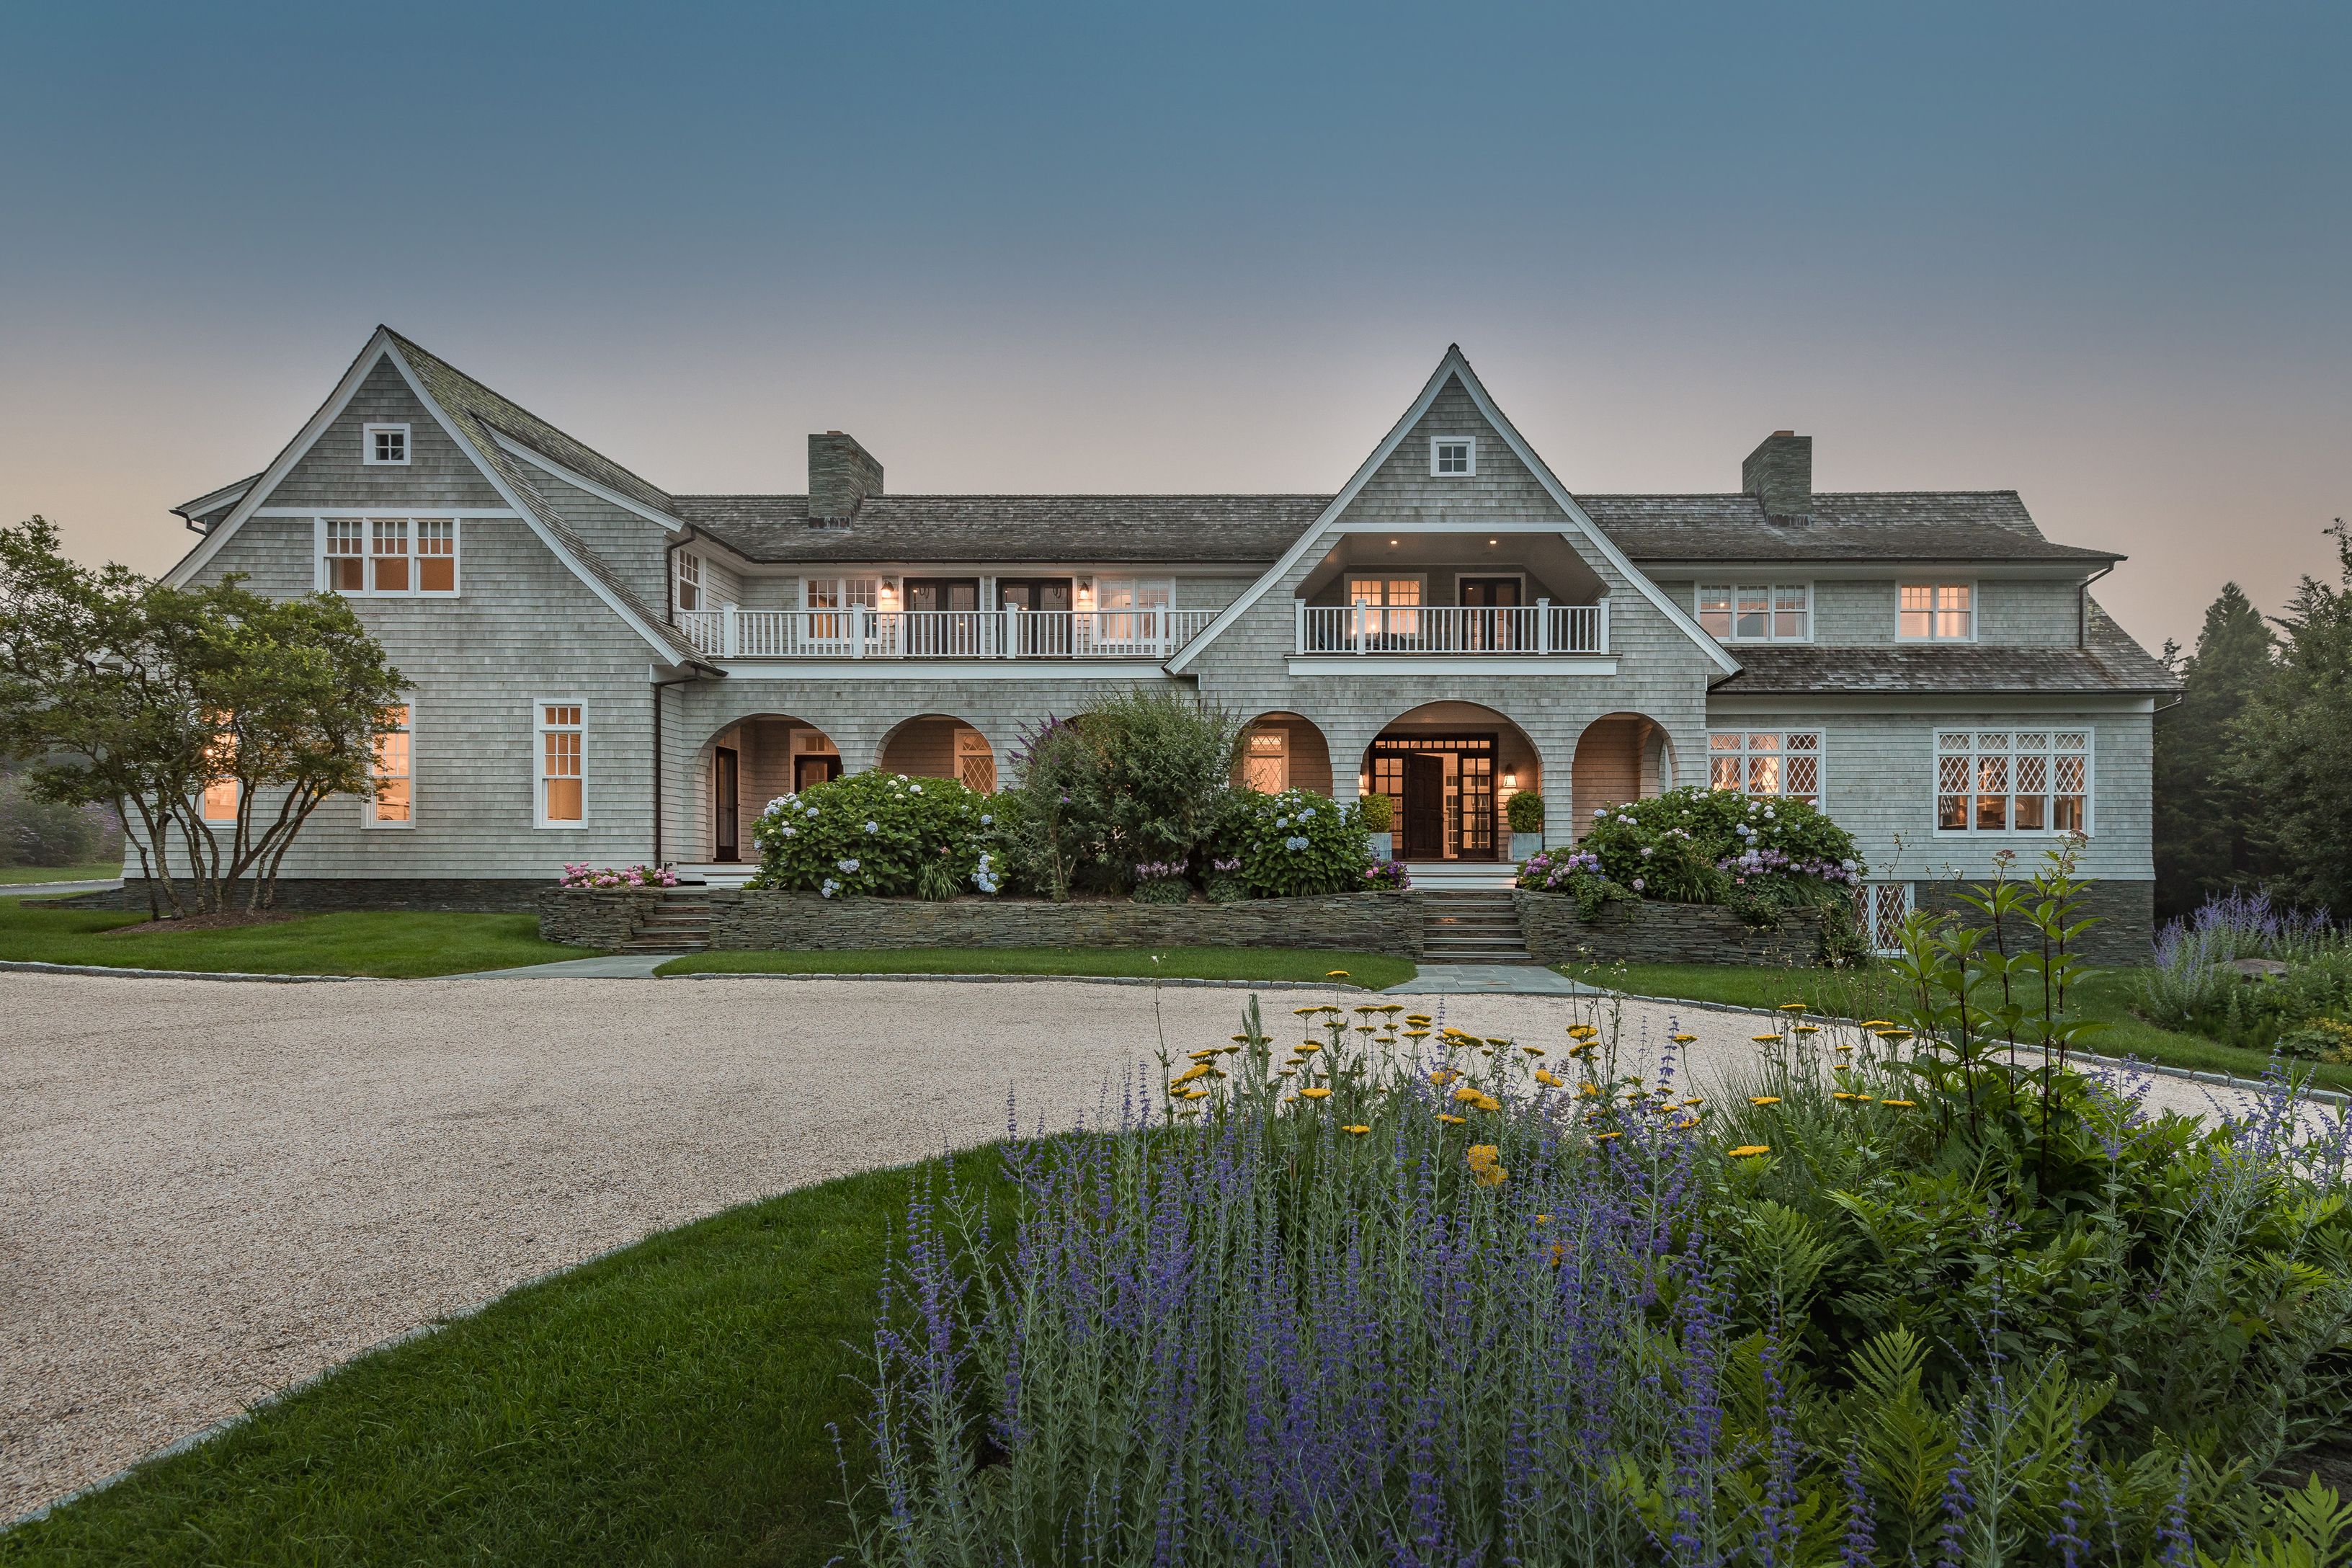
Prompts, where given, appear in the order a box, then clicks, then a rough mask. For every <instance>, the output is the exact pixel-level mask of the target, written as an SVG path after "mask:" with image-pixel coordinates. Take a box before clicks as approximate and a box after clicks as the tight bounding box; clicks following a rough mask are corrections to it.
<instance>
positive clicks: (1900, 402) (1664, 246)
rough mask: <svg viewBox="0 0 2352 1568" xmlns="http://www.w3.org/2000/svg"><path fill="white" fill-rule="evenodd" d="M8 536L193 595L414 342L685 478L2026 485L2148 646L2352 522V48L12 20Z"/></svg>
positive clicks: (1921, 18) (243, 10) (1221, 26)
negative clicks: (1809, 449) (60, 533)
mask: <svg viewBox="0 0 2352 1568" xmlns="http://www.w3.org/2000/svg"><path fill="white" fill-rule="evenodd" d="M0 61H5V82H6V91H5V95H0V518H5V521H17V520H19V519H21V518H23V517H25V516H26V515H29V514H31V513H34V512H41V513H44V514H46V515H47V516H48V517H50V518H51V519H53V520H55V521H58V523H59V524H60V525H61V526H62V527H63V528H64V530H65V532H66V536H67V539H68V542H69V544H70V546H71V547H72V548H73V549H74V550H75V551H76V552H78V553H79V554H80V555H82V556H84V557H86V558H88V559H91V560H97V559H100V558H105V557H113V558H117V559H121V560H123V561H126V562H128V563H131V564H132V565H134V566H136V567H139V568H140V569H142V570H144V571H149V572H154V571H160V570H162V569H163V567H165V566H167V565H169V564H170V563H171V562H172V561H173V559H175V558H176V557H177V556H178V555H179V554H180V552H182V550H183V549H184V547H185V546H186V545H187V544H188V543H189V542H190V537H189V536H188V535H187V534H185V533H184V532H183V531H181V528H180V524H179V521H178V520H177V519H175V518H173V517H171V516H170V515H168V513H167V512H166V510H165V509H166V508H167V507H169V506H171V505H173V504H174V503H177V502H179V501H182V500H186V499H188V498H190V497H192V496H194V495H196V494H199V493H201V492H203V491H205V490H206V489H212V488H214V487H215V486H217V485H220V484H222V483H224V482H226V481H228V480H231V479H237V478H239V477H241V476H243V475H245V474H247V473H250V472H252V471H253V470H255V469H257V468H260V467H261V466H262V465H263V464H265V463H266V462H267V461H268V459H269V458H271V457H273V456H274V455H275V454H276V452H277V450H278V447H280V446H282V445H283V444H284V443H285V442H286V441H287V440H288V439H289V437H291V436H292V435H293V434H294V433H295V431H296V429H297V428H298V427H299V425H300V424H301V422H302V421H303V420H304V419H305V418H307V417H308V416H309V415H310V413H311V411H312V410H313V409H314V408H315V407H316V406H317V405H318V404H319V402H320V400H321V399H322V398H323V397H324V396H325V395H326V394H327V392H328V391H329V390H330V388H331V386H332V385H333V384H334V381H335V379H336V377H337V376H338V375H340V374H341V372H342V371H343V369H344V367H345V365H346V364H347V363H349V361H350V360H351V357H352V354H353V353H356V352H357V351H358V349H359V347H360V346H361V344H362V342H364V341H365V339H366V336H367V334H368V331H370V329H372V328H373V326H374V325H375V324H376V323H377V322H378V321H384V322H388V323H390V324H391V325H393V326H394V327H396V328H397V329H399V330H400V331H404V332H405V333H407V334H409V335H410V336H412V337H414V338H415V339H417V340H418V341H419V342H423V343H424V344H425V345H426V346H427V347H429V348H431V349H433V350H434V351H435V352H436V353H440V354H442V355H443V356H445V357H446V358H447V359H448V360H450V361H451V362H452V363H456V364H457V365H458V366H460V367H462V368H464V369H465V370H467V371H468V372H470V373H472V374H475V375H477V376H479V377H480V378H481V379H483V380H485V381H487V382H488V383H489V384H491V385H493V386H495V387H497V388H499V390H500V391H502V392H504V393H506V394H508V395H510V396H512V397H514V398H516V399H517V400H518V401H520V402H521V403H522V404H524V405H526V406H528V407H530V408H531V409H532V410H534V411H535V412H537V413H540V414H541V415H543V416H546V417H548V418H550V419H551V420H553V421H554V422H555V423H556V424H558V425H560V426H563V427H564V428H565V429H567V430H569V431H571V432H572V434H573V435H575V436H577V437H580V438H582V439H583V440H585V441H587V442H589V443H590V444H591V445H593V446H595V447H600V448H601V449H603V450H604V451H605V452H607V453H609V454H610V455H611V456H613V457H614V458H616V459H617V460H619V461H621V462H623V463H625V464H626V465H628V466H629V467H631V468H635V469H636V470H637V471H639V472H640V473H642V474H644V475H645V476H646V477H647V478H648V479H652V480H653V481H654V482H656V484H660V485H663V486H666V487H667V488H670V489H678V490H797V489H801V488H802V484H803V452H804V448H803V437H804V436H805V434H806V433H807V432H808V431H810V430H813V429H824V428H828V427H832V428H840V429H845V430H848V431H850V432H852V433H853V434H855V435H856V436H857V437H859V438H860V439H861V440H862V441H863V442H864V443H865V444H866V446H867V447H869V448H870V449H871V450H872V451H873V452H874V453H875V455H876V456H877V458H880V459H881V461H882V462H883V463H884V464H885V465H886V467H887V473H888V483H889V486H890V488H891V489H894V490H900V491H924V490H949V491H1029V490H1328V489H1333V488H1336V487H1337V486H1338V485H1339V484H1340V483H1341V482H1343V481H1344V480H1345V479H1346V478H1347V476H1348V474H1349V471H1350V469H1352V468H1353V467H1354V466H1355V465H1356V464H1357V463H1358V462H1359V461H1360V460H1361V458H1363V456H1364V455H1365V454H1366V453H1367V452H1368V451H1369V450H1370V447H1372V446H1373V444H1374V443H1375V442H1376V441H1377V440H1378V439H1379V438H1380V437H1381V435H1382V434H1383V433H1384V432H1385V431H1386V429H1387V428H1388V426H1389V425H1390V423H1391V421H1392V420H1393V419H1394V418H1395V417H1396V416H1397V415H1398V414H1399V413H1400V412H1402V409H1403V408H1404V406H1405V405H1406V403H1407V402H1408V401H1409V400H1410V399H1411V397H1412V395H1413V394H1414V393H1415V392H1416V391H1417V390H1418V389H1419V387H1420V384H1421V383H1422V380H1423V377H1425V376H1426V375H1427V374H1428V373H1429V371H1430V370H1431V369H1432V368H1433V366H1434V365H1435V363H1436V362H1437V359H1438V356H1439V355H1440V354H1441V353H1443V352H1444V348H1445V345H1446V344H1447V343H1448V342H1460V343H1461V344H1462V345H1463V348H1464V349H1465V352H1466V353H1468V355H1469V357H1470V360H1471V362H1472V363H1474V364H1475V366H1477V368H1478V370H1479V372H1480V373H1481V374H1482V375H1483V376H1484V377H1485V379H1486V384H1487V386H1488V388H1489V389H1490V390H1491V391H1492V392H1493V393H1494V395H1495V396H1496V399H1497V400H1498V401H1499V402H1500V403H1501V405H1502V406H1503V407H1504V408H1505V410H1506V411H1507V412H1508V413H1509V414H1510V415H1511V416H1512V417H1513V418H1514V419H1515V420H1516V422H1517V425H1518V426H1519V428H1520V429H1521V430H1522V431H1523V432H1524V433H1525V434H1526V435H1527V437H1528V439H1529V440H1530V441H1531V442H1533V444H1534V445H1535V447H1536V448H1537V449H1538V451H1539V452H1541V453H1542V454H1543V455H1544V456H1545V458H1547V459H1548V460H1549V462H1550V464H1551V466H1552V467H1553V468H1554V469H1555V470H1556V471H1557V472H1558V473H1559V476H1560V478H1561V479H1562V480H1563V481H1564V482H1565V483H1566V484H1567V485H1568V486H1569V488H1570V489H1573V490H1591V491H1611V490H1679V489H1698V490H1705V489H1715V490H1723V489H1737V488H1738V474H1739V459H1740V458H1741V457H1742V456H1743V455H1744V454H1745V453H1746V452H1747V451H1748V448H1749V447H1752V446H1753V445H1755V443H1756V441H1757V440H1758V439H1759V437H1762V436H1764V435H1765V434H1767V433H1768V432H1769V431H1771V430H1773V429H1775V428H1794V429H1797V430H1800V431H1804V432H1807V433H1810V434H1811V435H1812V436H1813V437H1815V452H1816V462H1817V471H1816V483H1817V485H1818V486H1820V487H1821V488H1822V489H1996V488H2014V489H2019V490H2021V491H2022V492H2023V493H2024V497H2025V500H2026V502H2027V504H2028V505H2029V506H2030V507H2031V508H2032V510H2033V512H2034V514H2035V516H2036V517H2037V518H2038V519H2039V520H2040V521H2041V523H2042V528H2043V530H2044V531H2046V532H2048V533H2049V534H2051V535H2052V536H2053V537H2054V538H2057V539H2061V540H2064V541H2067V542H2074V543H2083V544H2095V545H2102V546H2106V547H2109V548H2113V549H2116V550H2119V551H2123V552H2127V553H2128V554H2129V555H2130V557H2131V559H2130V560H2129V562H2127V563H2126V564H2125V565H2124V566H2123V567H2122V568H2121V569H2120V570H2119V571H2118V572H2117V574H2116V576H2115V577H2114V578H2112V579H2110V580H2109V581H2108V582H2106V583H2105V584H2102V585H2101V587H2100V588H2099V590H2098V592H2099V595H2100V596H2101V598H2102V599H2103V600H2104V601H2105V603H2106V604H2107V605H2109V606H2110V607H2111V608H2112V609H2114V610H2115V611H2116V614H2117V615H2118V616H2120V618H2121V619H2122V620H2123V621H2124V623H2125V624H2126V626H2128V627H2129V628H2130V629H2131V630H2132V631H2133V632H2135V633H2136V634H2137V635H2138V636H2139V637H2141V638H2142V639H2143V640H2144V641H2145V642H2147V644H2148V645H2149V646H2150V647H2156V646H2157V645H2158V644H2160V643H2161V642H2162V641H2163V639H2164V638H2166V637H2180V638H2182V639H2184V640H2186V639H2189V638H2190V637H2193V636H2194V634H2195V630H2196V627H2197V625H2198V621H2199V617H2200V615H2201V613H2202V610H2203V607H2204V605H2206V603H2207V602H2208V601H2209V600H2210V599H2211V597H2212V596H2213V595H2214V593H2215V591H2216V590H2217V589H2218V588H2219V587H2220V586H2221V583H2222V582H2223V580H2224V579H2226V578H2231V577H2234V578H2236V579H2237V580H2238V581H2239V582H2240V583H2242V584H2243V585H2244V586H2245V587H2246V589H2247V590H2248V592H2249V593H2251V594H2252V595H2253V596H2254V598H2255V600H2256V602H2257V603H2258V604H2260V605H2263V607H2264V608H2265V609H2272V610H2274V609H2276V608H2277V607H2278V606H2279V605H2280V604H2281V602H2282V601H2283V600H2284V597H2285V596H2286V595H2287V594H2288V593H2289V592H2290V591H2291V589H2292V587H2293V584H2294V580H2295V578H2296V576H2297V575H2298V574H2301V573H2305V572H2315V573H2318V572H2327V571H2331V570H2332V565H2333V561H2332V556H2331V555H2330V553H2329V552H2328V550H2327V548H2326V541H2325V540H2324V539H2323V538H2322V536H2321V532H2320V531H2321V530H2322V529H2323V528H2324V527H2326V524H2327V523H2328V522H2329V521H2330V520H2331V519H2333V518H2335V517H2336V516H2338V515H2339V514H2352V243H2347V242H2352V97H2347V92H2346V88H2345V84H2346V82H2347V79H2352V71H2347V67H2352V7H2348V6H2346V5H2312V6H2304V7H2283V6H2266V5H2231V6H2219V5H2204V6H2195V7H2178V6H2168V5H2147V4H2137V5H2127V6H2126V5H2057V6H2053V5H2046V4H2043V5H2032V6H2020V7H2014V8H2005V7H2000V8H1997V7H1989V6H1938V7H1918V6H1887V5H1856V6H1852V7H1828V6H1805V7H1797V6H1769V7H1767V6H1739V7H1727V8H1725V9H1722V10H1720V11H1716V12H1703V11H1700V10H1696V9H1692V8H1664V7H1647V6H1642V7H1637V6H1628V5H1610V6H1605V7H1593V8H1591V9H1590V10H1588V11H1584V12H1577V11H1573V10H1568V9H1562V8H1553V7H1544V8H1536V9H1529V10H1528V11H1524V12H1514V11H1509V10H1504V9H1495V8H1478V9H1472V8H1466V7H1450V6H1435V7H1433V6H1413V7H1410V8H1401V9H1394V10H1383V9H1373V8H1370V7H1362V6H1357V7H1344V8H1343V7H1332V8H1328V9H1318V10H1296V9H1287V8H1284V9H1274V8H1268V7H1259V6H1247V7H1237V8H1233V9H1219V8H1215V7H1211V6H1204V5H1184V6H1181V7H1180V6H1152V7H1137V6H1118V7H1114V6H1105V5H1088V6H1070V7H1066V8H1054V9H1045V8H1036V7H1025V6H1013V7H1008V6H971V7H953V8H939V9H918V8H915V7H888V8H885V7H865V6H827V7H824V8H822V9H818V8H809V9H802V8H796V7H784V6H749V5H746V6H699V5H664V6H660V7H643V8H637V7H623V6H610V5H583V4H576V3H575V4H567V5H561V6H555V5H550V6H523V5H495V6H494V5H464V6H455V7H448V8H442V7H438V6H435V5H427V4H415V5H403V6H398V7H392V8H385V7H381V6H373V7H358V6H324V7H322V6H317V5H304V6H288V7H285V8H282V9H281V8H278V7H263V6H257V5H228V6H205V5H152V6H126V5H105V4H75V5H52V6H36V5H28V4H22V3H20V4H16V5H9V6H7V7H5V9H0Z"/></svg>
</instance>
